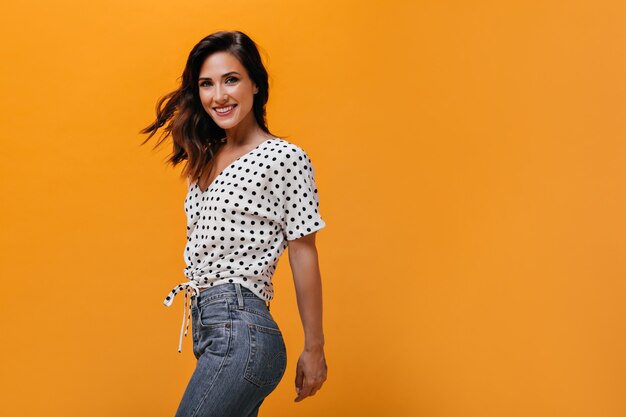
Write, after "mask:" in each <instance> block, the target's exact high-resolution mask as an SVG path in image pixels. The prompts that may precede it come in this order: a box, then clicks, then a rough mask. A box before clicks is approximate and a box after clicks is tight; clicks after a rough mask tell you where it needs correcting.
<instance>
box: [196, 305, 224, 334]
mask: <svg viewBox="0 0 626 417" xmlns="http://www.w3.org/2000/svg"><path fill="white" fill-rule="evenodd" d="M226 322H230V313H229V310H228V302H227V301H226V300H224V299H220V300H216V301H211V302H210V303H206V304H201V305H199V306H198V324H200V328H209V327H213V326H216V325H223V324H224V323H226Z"/></svg>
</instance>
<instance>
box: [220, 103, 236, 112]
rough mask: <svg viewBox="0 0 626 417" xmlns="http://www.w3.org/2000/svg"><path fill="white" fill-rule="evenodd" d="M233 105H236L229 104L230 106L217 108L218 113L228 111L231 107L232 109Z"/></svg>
mask: <svg viewBox="0 0 626 417" xmlns="http://www.w3.org/2000/svg"><path fill="white" fill-rule="evenodd" d="M233 107H235V106H234V105H232V106H228V107H218V108H216V109H215V111H216V112H218V113H227V112H229V111H230V109H232V108H233Z"/></svg>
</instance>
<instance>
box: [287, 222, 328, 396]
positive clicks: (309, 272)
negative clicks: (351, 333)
mask: <svg viewBox="0 0 626 417" xmlns="http://www.w3.org/2000/svg"><path fill="white" fill-rule="evenodd" d="M315 234H316V233H311V234H308V235H306V236H303V237H301V238H299V239H295V240H292V241H289V242H288V245H289V246H288V247H289V251H288V252H289V265H290V266H291V271H292V274H293V279H294V283H295V288H296V297H297V301H298V310H299V312H300V318H301V320H302V326H303V327H304V351H303V352H302V354H301V355H300V358H299V360H298V365H297V368H296V392H297V393H298V396H297V397H296V399H295V401H296V402H298V401H301V400H303V399H304V398H306V397H308V396H312V395H315V393H316V392H317V391H318V390H319V389H320V388H321V387H322V384H323V383H324V381H326V374H327V366H326V358H325V357H324V331H323V323H322V280H321V274H320V270H319V264H318V257H317V248H316V247H315Z"/></svg>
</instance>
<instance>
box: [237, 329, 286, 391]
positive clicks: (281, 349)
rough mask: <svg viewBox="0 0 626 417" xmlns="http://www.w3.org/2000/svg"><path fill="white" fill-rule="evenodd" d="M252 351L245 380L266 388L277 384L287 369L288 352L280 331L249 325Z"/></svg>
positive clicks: (249, 353) (249, 355) (250, 351)
mask: <svg viewBox="0 0 626 417" xmlns="http://www.w3.org/2000/svg"><path fill="white" fill-rule="evenodd" d="M247 327H248V337H249V340H250V350H249V351H248V360H247V363H246V370H245V373H244V378H246V379H247V380H248V381H250V382H252V383H253V384H255V385H257V386H259V387H264V386H267V385H274V384H277V383H278V382H279V381H280V379H281V378H282V377H283V374H284V373H285V369H286V368H287V351H286V349H285V342H284V340H283V335H282V333H281V332H280V330H278V329H275V328H272V327H266V326H261V325H258V324H253V323H247Z"/></svg>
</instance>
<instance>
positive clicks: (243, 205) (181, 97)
mask: <svg viewBox="0 0 626 417" xmlns="http://www.w3.org/2000/svg"><path fill="white" fill-rule="evenodd" d="M268 89H269V85H268V74H267V71H266V70H265V67H264V66H263V63H262V62H261V57H260V55H259V52H258V50H257V47H256V45H255V43H254V42H253V41H252V40H251V39H250V38H249V37H248V36H246V35H245V34H243V33H242V32H238V31H233V32H217V33H214V34H212V35H209V36H207V37H206V38H204V39H202V40H201V41H200V42H199V43H198V44H197V45H196V46H194V48H193V49H192V50H191V52H190V54H189V57H188V59H187V65H186V67H185V69H184V71H183V76H182V83H181V86H180V88H178V89H177V90H175V91H173V92H171V93H169V94H167V95H165V96H164V97H162V98H161V99H159V101H158V104H157V117H156V120H155V121H154V122H153V123H152V124H151V125H150V126H148V127H146V128H145V129H143V130H142V131H141V133H146V134H149V136H148V138H147V139H146V140H145V141H144V142H143V143H146V141H148V140H149V139H150V138H151V137H152V136H153V135H154V134H155V133H156V132H157V130H159V129H160V128H162V127H163V129H164V135H162V136H161V140H160V141H159V142H158V143H157V146H158V145H160V144H161V143H163V141H164V140H165V139H166V138H167V136H169V135H171V136H172V139H173V153H172V155H171V157H170V159H169V160H168V162H169V163H171V164H172V165H173V166H176V165H178V164H179V163H181V162H183V161H186V164H185V167H184V169H183V172H182V174H183V175H184V176H187V179H188V190H187V196H186V198H185V204H184V207H185V213H186V216H187V244H186V246H185V252H184V258H185V263H186V267H185V269H184V271H183V272H184V275H185V277H186V280H185V281H184V282H182V283H180V284H178V285H176V286H175V287H174V288H173V289H172V290H171V291H170V292H169V294H168V295H167V297H166V298H165V300H164V304H165V305H166V306H170V305H171V304H172V302H173V300H174V298H175V297H176V295H177V294H178V293H180V292H184V295H185V303H184V306H183V323H182V325H181V329H180V336H179V344H178V351H179V352H180V351H182V341H183V336H186V335H187V330H188V326H189V322H188V321H187V323H186V319H187V320H189V317H191V319H192V323H193V353H194V356H195V357H196V359H198V362H197V365H196V369H195V371H194V374H193V375H192V377H191V379H190V381H189V384H188V386H187V389H186V390H185V393H184V395H183V398H182V400H181V402H180V404H179V406H178V410H177V413H176V416H177V417H183V416H192V415H193V416H198V415H215V416H235V415H236V416H252V417H254V416H256V415H257V413H258V411H259V407H260V405H261V403H262V402H263V401H264V399H265V397H267V396H268V395H269V394H270V393H271V392H272V391H273V390H274V389H275V388H276V386H277V385H278V384H279V382H280V381H281V379H282V377H283V375H284V373H285V370H286V366H287V356H286V352H287V351H286V347H285V343H284V339H283V336H282V332H281V330H280V328H279V326H278V324H277V323H276V321H275V320H274V317H273V316H272V315H271V314H270V312H269V302H270V301H271V300H272V299H273V298H274V287H273V284H272V278H273V275H274V272H275V270H276V266H277V263H278V260H279V258H280V256H281V255H282V253H284V251H285V249H287V248H289V261H290V265H291V267H292V268H291V269H292V272H293V276H294V280H295V281H296V291H297V292H298V297H297V300H298V303H299V311H300V314H301V315H302V323H303V324H304V333H305V349H304V352H303V353H302V354H301V355H300V358H299V359H298V363H297V367H296V392H297V394H298V396H297V397H296V399H295V401H301V400H302V399H304V398H306V397H307V396H312V395H314V394H315V392H316V391H317V390H318V389H320V388H321V386H322V384H323V382H324V381H325V380H326V373H327V367H326V360H325V355H324V336H323V331H322V300H321V294H322V291H321V277H320V273H319V265H318V262H317V250H316V247H315V234H316V232H317V231H319V230H321V229H322V228H324V227H325V226H326V223H325V221H324V220H323V219H322V217H321V214H320V211H319V196H318V191H317V185H316V182H315V171H314V169H313V163H312V161H311V159H310V158H309V156H308V154H307V153H306V152H305V151H304V150H303V149H302V148H301V147H299V146H297V145H296V144H293V143H290V142H288V141H287V140H285V139H283V138H281V137H279V136H276V135H273V134H271V133H270V131H269V129H268V128H267V125H266V121H265V104H266V103H267V100H268ZM166 124H167V125H166ZM189 294H190V295H191V300H190V304H189V309H190V311H187V299H188V295H189ZM185 324H186V325H185Z"/></svg>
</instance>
